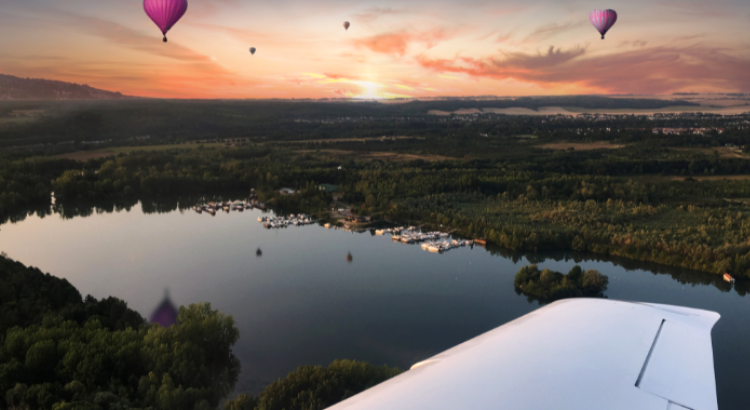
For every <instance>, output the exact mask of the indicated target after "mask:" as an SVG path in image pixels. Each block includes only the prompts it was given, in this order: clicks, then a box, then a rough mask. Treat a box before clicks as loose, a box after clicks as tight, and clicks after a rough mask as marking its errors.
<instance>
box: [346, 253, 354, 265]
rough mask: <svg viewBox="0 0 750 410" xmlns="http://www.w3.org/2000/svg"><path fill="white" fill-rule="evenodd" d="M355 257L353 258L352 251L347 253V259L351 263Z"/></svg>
mask: <svg viewBox="0 0 750 410" xmlns="http://www.w3.org/2000/svg"><path fill="white" fill-rule="evenodd" d="M353 259H354V258H352V253H351V252H349V253H347V254H346V261H347V262H350V263H351V261H352V260H353Z"/></svg>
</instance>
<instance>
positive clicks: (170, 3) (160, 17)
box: [143, 0, 188, 43]
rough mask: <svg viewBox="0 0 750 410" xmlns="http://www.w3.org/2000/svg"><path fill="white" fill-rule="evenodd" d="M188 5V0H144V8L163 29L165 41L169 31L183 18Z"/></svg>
mask: <svg viewBox="0 0 750 410" xmlns="http://www.w3.org/2000/svg"><path fill="white" fill-rule="evenodd" d="M187 7H188V4H187V0H143V10H145V11H146V14H148V16H149V17H150V18H151V20H153V21H154V23H156V25H157V26H158V27H159V29H161V33H162V34H164V42H165V43H166V42H167V31H169V30H170V29H171V28H172V26H174V25H175V24H176V23H177V22H178V21H179V20H180V19H181V18H182V16H183V15H184V14H185V12H186V11H187Z"/></svg>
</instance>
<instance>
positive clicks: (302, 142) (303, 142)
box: [271, 136, 424, 144]
mask: <svg viewBox="0 0 750 410" xmlns="http://www.w3.org/2000/svg"><path fill="white" fill-rule="evenodd" d="M404 139H421V140H423V139H424V137H409V136H398V137H374V138H335V139H327V140H299V141H271V142H274V143H277V144H307V143H311V142H312V143H319V142H328V143H336V142H365V141H389V140H404Z"/></svg>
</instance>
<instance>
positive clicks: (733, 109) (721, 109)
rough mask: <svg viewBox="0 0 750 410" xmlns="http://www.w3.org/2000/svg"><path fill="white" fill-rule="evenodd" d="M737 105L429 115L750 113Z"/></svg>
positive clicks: (494, 110) (465, 111)
mask: <svg viewBox="0 0 750 410" xmlns="http://www.w3.org/2000/svg"><path fill="white" fill-rule="evenodd" d="M737 103H738V104H736V105H729V104H727V105H726V106H724V105H722V106H714V105H702V106H700V107H695V106H674V107H666V108H657V109H633V108H598V109H595V108H581V107H539V109H538V110H532V109H530V108H525V107H509V108H483V109H481V110H479V109H476V108H464V109H460V110H456V111H452V112H451V111H441V110H429V111H428V112H427V113H428V114H430V115H442V116H445V115H451V114H457V115H467V114H481V113H488V114H505V115H560V114H561V115H578V114H583V113H588V114H634V115H652V114H670V113H683V112H698V111H700V112H704V113H713V114H723V115H731V114H743V113H746V112H750V105H745V104H743V102H741V101H738V102H737Z"/></svg>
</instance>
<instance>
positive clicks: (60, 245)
mask: <svg viewBox="0 0 750 410" xmlns="http://www.w3.org/2000/svg"><path fill="white" fill-rule="evenodd" d="M259 215H262V213H261V212H260V211H257V210H256V211H245V212H243V213H239V212H232V213H230V214H225V213H223V212H222V213H218V214H217V215H216V216H215V217H212V216H210V215H207V214H205V213H204V214H202V215H199V214H196V213H195V212H193V211H183V212H179V211H175V212H169V213H161V214H145V213H143V212H142V210H141V208H140V206H136V207H135V208H133V209H132V210H130V211H129V212H127V211H123V212H114V213H102V214H94V215H91V216H88V217H76V218H73V219H62V218H61V217H60V216H59V215H52V216H48V217H45V218H39V217H36V216H34V217H29V218H27V219H26V220H24V221H22V222H19V223H16V224H6V225H3V226H2V228H1V230H0V250H2V251H5V252H7V253H8V255H9V256H10V257H11V258H13V259H16V260H18V261H20V262H23V263H25V264H27V265H33V266H36V267H39V268H40V269H41V270H43V271H45V272H50V273H52V274H53V275H56V276H59V277H63V278H67V279H68V280H69V281H70V282H71V283H72V284H73V285H74V286H76V287H77V288H78V289H79V290H80V291H81V293H82V294H84V295H85V294H91V295H93V296H95V297H97V298H102V297H106V296H110V295H112V296H116V297H118V298H121V299H124V300H126V301H127V302H128V304H129V305H130V306H131V307H132V308H134V309H136V310H137V311H139V312H140V313H141V314H143V315H144V316H146V317H148V316H149V315H150V313H151V311H152V310H153V308H154V307H156V306H157V304H158V303H159V302H160V301H161V299H162V297H163V295H164V290H165V288H169V291H170V295H171V297H172V299H173V300H174V301H175V303H177V304H183V305H186V304H189V303H194V302H210V303H211V304H212V305H213V307H215V308H218V309H219V310H221V311H223V312H224V313H226V314H230V315H232V316H233V317H234V319H235V321H236V323H237V326H238V327H239V329H240V332H241V338H240V341H239V342H238V343H237V345H236V346H235V354H236V355H237V356H238V357H239V359H240V360H241V362H242V375H241V376H240V381H239V383H238V385H237V392H257V391H259V390H260V389H262V388H263V387H264V386H265V385H267V384H269V383H270V382H271V381H273V380H275V379H276V378H279V377H282V376H284V375H285V374H287V373H288V372H289V371H291V370H293V369H295V368H296V367H298V366H300V365H305V364H320V365H325V364H328V363H330V362H331V361H333V360H334V359H338V358H348V359H356V360H365V361H369V362H371V363H374V364H388V365H391V366H398V367H401V368H408V367H410V366H411V365H412V364H414V363H416V362H418V361H420V360H423V359H425V358H427V357H429V356H432V355H434V354H436V353H439V352H441V351H443V350H445V349H447V348H450V347H452V346H454V345H456V344H458V343H461V342H463V341H465V340H468V339H470V338H472V337H474V336H477V335H479V334H481V333H483V332H485V331H488V330H490V329H493V328H495V327H497V326H500V325H502V324H503V323H506V322H508V321H510V320H513V319H515V318H517V317H519V316H521V315H524V314H526V313H528V312H530V311H532V310H534V309H537V308H538V307H539V305H538V304H537V303H535V302H534V303H530V302H529V301H528V300H527V298H526V297H525V296H522V295H518V294H516V293H515V291H514V288H513V277H514V275H515V273H516V272H517V271H518V269H519V268H520V266H522V265H525V264H528V263H529V260H528V259H527V257H523V256H515V257H512V255H510V254H509V253H507V252H505V253H504V255H503V252H502V251H499V250H496V251H495V252H490V251H488V250H486V249H484V248H479V247H474V248H473V249H471V248H468V247H467V248H459V249H456V250H452V251H450V252H447V253H445V254H431V253H428V252H425V251H422V249H421V248H420V247H419V246H418V245H401V244H396V243H394V242H392V241H391V240H390V239H389V237H387V236H373V235H372V234H371V233H370V232H366V233H361V234H357V233H350V232H346V231H343V230H333V229H325V228H323V227H321V226H318V225H312V226H306V227H290V228H286V229H279V230H266V229H264V228H263V227H262V225H261V224H260V223H258V221H257V218H258V216H259ZM257 248H261V250H262V252H263V255H262V256H261V257H257V256H256V249H257ZM349 252H351V254H352V256H353V261H352V262H351V263H347V262H346V255H347V253H349ZM498 252H500V253H498ZM581 257H582V256H581V255H578V258H581ZM586 257H587V256H585V255H584V256H583V258H584V260H579V261H578V263H579V264H580V265H581V266H582V267H583V268H584V269H598V270H599V271H601V272H603V273H605V274H606V275H608V276H609V277H610V285H609V290H608V291H607V292H606V293H607V296H608V297H609V298H611V299H622V300H635V301H644V302H656V303H667V304H675V305H683V306H689V307H694V308H702V309H708V310H713V311H716V312H719V313H720V314H721V316H722V319H721V320H720V321H719V323H718V324H717V325H716V327H715V328H714V331H713V341H714V358H715V363H716V380H717V388H718V393H719V404H720V407H721V408H722V409H739V408H745V406H744V405H745V404H746V403H748V401H749V400H748V399H750V392H749V391H748V389H746V388H745V385H746V383H747V382H746V375H747V369H750V349H749V348H748V347H747V345H748V342H750V331H749V330H748V329H750V326H749V325H750V307H749V305H748V300H746V298H744V297H742V296H740V295H739V294H738V293H737V292H735V291H734V290H732V289H730V286H729V285H728V284H724V283H723V282H720V281H719V280H718V278H713V277H706V276H703V275H702V274H698V275H696V274H695V273H694V272H688V271H680V270H677V269H669V268H664V267H659V266H655V265H646V264H639V263H637V262H628V261H614V262H613V261H607V260H594V259H588V260H586V259H585V258H586ZM588 257H589V258H591V257H593V256H591V255H589V256H588ZM529 258H531V259H534V261H541V260H543V261H542V262H540V263H539V264H540V266H541V267H549V268H552V269H555V270H559V271H564V272H567V271H568V270H569V269H570V268H571V267H572V266H574V265H575V264H576V261H574V260H573V259H571V258H570V257H566V256H565V255H563V254H561V255H552V254H550V255H544V254H542V255H539V254H537V255H532V256H529ZM545 258H546V259H545ZM553 258H554V259H553ZM555 259H557V260H555ZM623 264H624V265H625V266H628V267H629V269H626V268H625V267H623V266H622V265H623ZM654 270H657V271H660V272H662V273H659V274H655V273H654ZM667 273H670V274H667ZM673 276H682V277H683V279H684V280H687V281H692V282H693V284H690V283H689V282H688V283H687V284H683V283H680V282H679V281H677V280H675V279H674V278H673ZM695 278H698V279H695ZM701 281H702V282H704V284H699V282H701ZM712 281H713V283H711V282H712ZM720 288H721V290H720ZM508 371H514V369H508Z"/></svg>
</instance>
